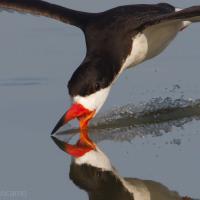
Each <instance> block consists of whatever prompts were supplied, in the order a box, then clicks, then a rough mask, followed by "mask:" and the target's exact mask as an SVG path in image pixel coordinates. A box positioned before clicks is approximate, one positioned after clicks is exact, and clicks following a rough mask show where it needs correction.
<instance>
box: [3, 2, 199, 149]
mask: <svg viewBox="0 0 200 200" xmlns="http://www.w3.org/2000/svg"><path fill="white" fill-rule="evenodd" d="M0 8H1V9H13V10H16V11H19V12H25V13H30V14H34V15H41V16H45V17H50V18H53V19H56V20H59V21H62V22H64V23H67V24H71V25H74V26H76V27H78V28H80V29H81V30H82V31H83V33H84V35H85V39H86V46H87V53H86V57H85V58H84V60H83V62H82V63H81V64H80V66H79V67H78V68H77V69H76V71H75V72H74V73H73V75H72V77H71V79H70V81H69V83H68V89H69V95H70V96H71V98H72V102H73V103H72V106H71V108H70V109H69V110H68V111H67V112H66V113H65V114H64V115H63V117H62V118H61V119H60V120H59V122H58V123H57V125H56V126H55V128H54V129H53V131H52V134H53V133H55V132H56V131H57V130H58V129H59V128H60V127H61V126H63V125H64V124H65V123H67V122H69V121H70V120H72V119H75V118H78V119H79V121H80V129H81V136H80V138H81V140H82V142H85V143H88V144H91V145H92V142H91V141H90V139H89V137H88V136H87V135H85V133H87V131H84V129H87V126H88V122H89V120H90V119H92V118H93V117H94V116H95V115H96V114H97V113H98V111H99V110H100V108H101V107H102V105H103V104H104V102H105V100H106V98H107V97H108V94H109V91H110V89H111V87H112V85H113V83H114V82H115V81H116V79H117V78H118V77H119V75H120V74H121V73H122V72H123V71H124V70H125V69H127V68H129V67H132V66H135V65H137V64H139V63H142V62H144V61H145V60H148V59H150V58H152V57H154V56H157V55H158V54H160V53H161V52H162V51H163V50H164V49H165V48H166V47H167V46H168V45H169V43H170V42H171V41H172V40H173V39H174V38H175V36H176V35H177V34H178V32H179V31H181V30H183V29H184V28H186V27H187V26H189V25H190V24H191V23H192V22H199V21H200V6H193V7H190V8H186V9H182V10H181V9H176V8H175V7H174V6H172V5H170V4H167V3H160V4H154V5H153V4H138V5H127V6H120V7H116V8H113V9H110V10H107V11H104V12H100V13H86V12H80V11H75V10H71V9H68V8H64V7H62V6H58V5H55V4H51V3H48V2H44V1H40V0H0Z"/></svg>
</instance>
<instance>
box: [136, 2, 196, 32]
mask: <svg viewBox="0 0 200 200" xmlns="http://www.w3.org/2000/svg"><path fill="white" fill-rule="evenodd" d="M178 21H190V22H200V6H192V7H190V8H186V9H183V10H180V11H177V12H172V13H168V14H164V15H159V16H155V17H152V18H149V19H143V20H142V22H141V23H140V25H138V29H141V30H142V29H144V28H146V27H149V26H153V25H156V24H161V23H173V22H178Z"/></svg>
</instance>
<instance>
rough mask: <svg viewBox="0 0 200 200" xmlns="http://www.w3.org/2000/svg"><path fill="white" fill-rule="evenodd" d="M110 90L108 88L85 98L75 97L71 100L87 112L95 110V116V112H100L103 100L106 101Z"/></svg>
mask: <svg viewBox="0 0 200 200" xmlns="http://www.w3.org/2000/svg"><path fill="white" fill-rule="evenodd" d="M110 88H111V86H108V87H107V88H104V89H101V90H99V91H97V92H95V93H93V94H91V95H88V96H86V97H82V96H79V95H77V96H75V97H74V98H73V100H74V101H75V102H76V103H79V104H81V105H83V106H84V107H85V108H87V109H88V110H91V111H93V110H96V113H95V114H97V112H98V111H99V110H100V108H101V107H102V105H103V104H104V102H105V100H106V99H107V97H108V94H109V92H110Z"/></svg>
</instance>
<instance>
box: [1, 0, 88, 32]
mask: <svg viewBox="0 0 200 200" xmlns="http://www.w3.org/2000/svg"><path fill="white" fill-rule="evenodd" d="M0 9H3V10H15V11H17V12H23V13H29V14H33V15H40V16H45V17H49V18H53V19H56V20H59V21H61V22H64V23H67V24H71V25H74V26H77V27H79V28H83V27H84V25H85V24H86V23H87V19H88V18H89V15H90V13H85V12H80V11H75V10H71V9H68V8H65V7H62V6H59V5H55V4H51V3H48V2H45V1H41V0H0Z"/></svg>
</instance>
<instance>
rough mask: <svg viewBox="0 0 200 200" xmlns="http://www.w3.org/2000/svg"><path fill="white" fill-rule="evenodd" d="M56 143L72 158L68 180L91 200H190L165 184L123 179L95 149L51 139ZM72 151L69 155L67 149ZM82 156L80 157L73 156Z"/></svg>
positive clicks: (107, 159) (53, 137) (103, 154)
mask: <svg viewBox="0 0 200 200" xmlns="http://www.w3.org/2000/svg"><path fill="white" fill-rule="evenodd" d="M52 139H53V140H54V142H55V143H56V144H57V145H58V147H59V148H61V149H62V150H63V151H65V152H66V153H68V154H71V156H72V161H71V165H70V172H69V176H70V179H71V180H72V181H73V183H74V184H75V185H76V186H78V187H79V188H80V189H82V190H84V191H86V192H87V194H88V198H89V200H111V199H115V200H190V199H191V198H188V197H181V196H180V195H179V194H178V192H176V191H171V190H170V189H168V188H167V187H166V186H164V185H163V184H161V183H159V182H156V181H152V180H141V179H138V178H129V177H122V176H121V175H120V174H119V173H118V172H117V170H116V168H115V167H114V166H113V165H112V163H111V161H110V159H109V158H108V156H107V155H106V154H105V153H104V152H103V151H102V150H101V149H100V148H99V147H98V146H97V145H96V144H95V145H96V148H95V149H89V148H87V147H86V146H81V145H80V143H79V141H78V142H77V143H76V144H75V145H70V144H68V143H67V142H64V141H61V140H59V139H57V138H56V137H55V136H52ZM69 146H70V147H73V151H72V152H70V151H69V150H68V149H69V148H68V147H69ZM74 152H79V154H76V155H75V154H74Z"/></svg>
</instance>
